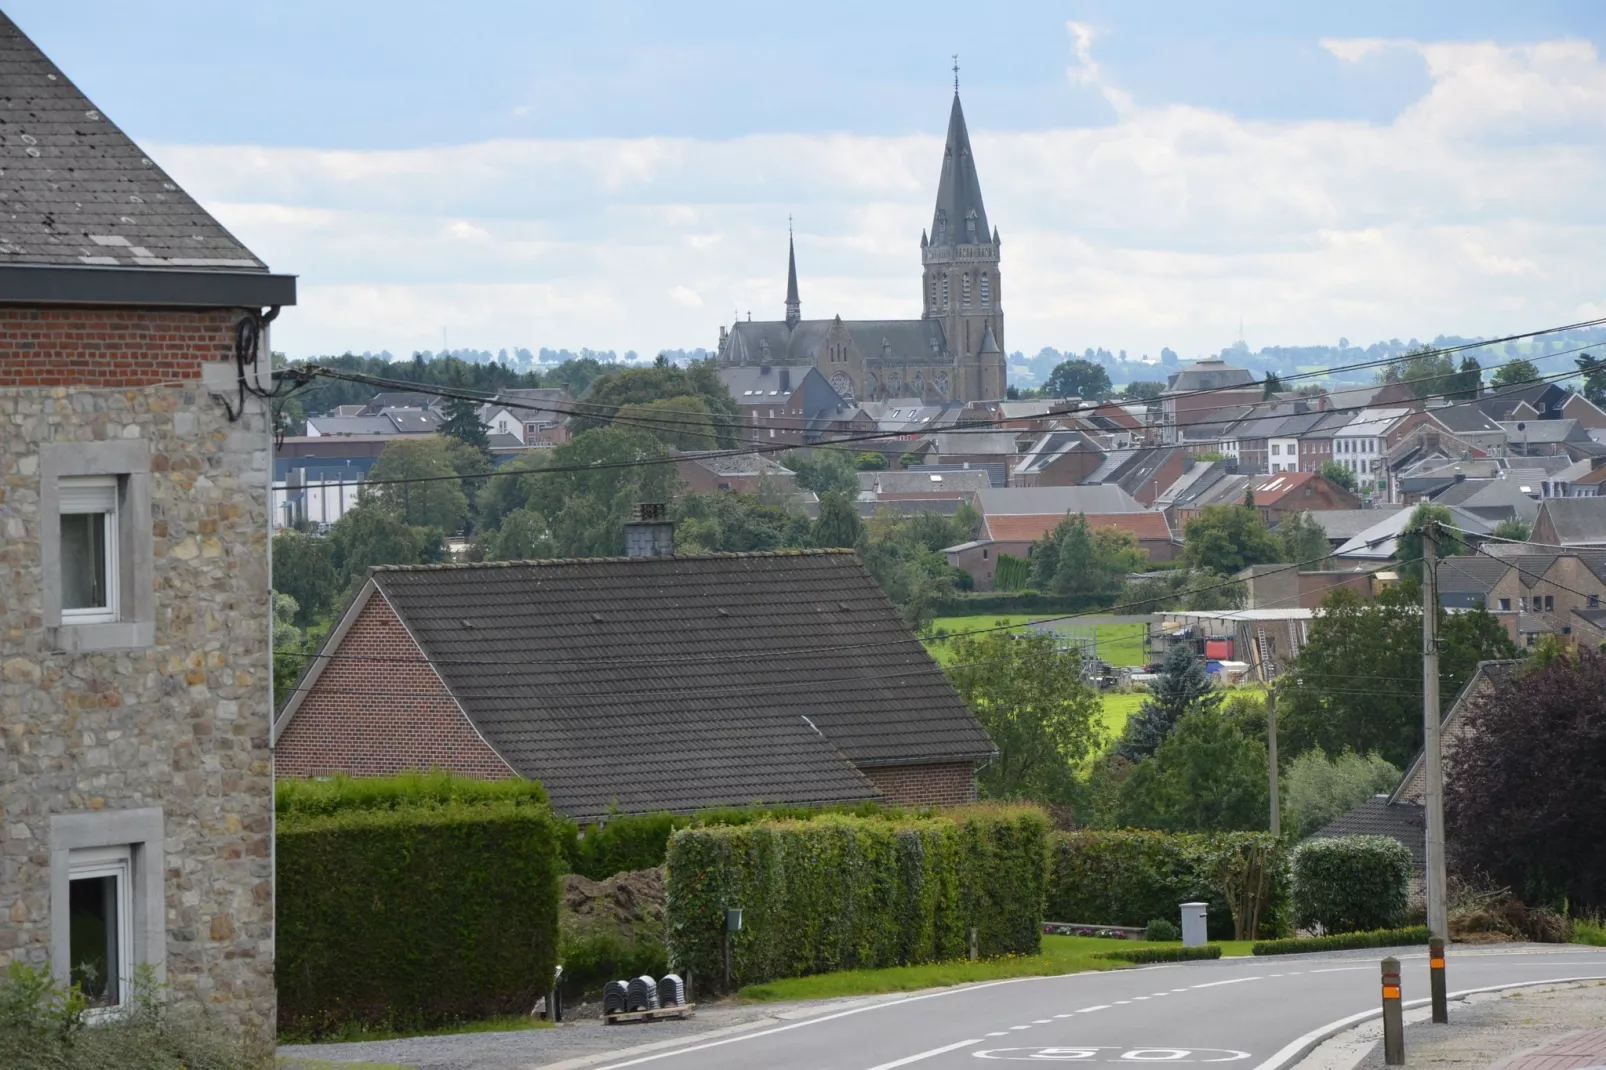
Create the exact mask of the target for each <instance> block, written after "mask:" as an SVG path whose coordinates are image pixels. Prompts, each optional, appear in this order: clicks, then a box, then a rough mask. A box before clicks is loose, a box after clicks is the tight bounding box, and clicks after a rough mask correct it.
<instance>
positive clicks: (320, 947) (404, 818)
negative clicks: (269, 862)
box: [276, 777, 562, 1036]
mask: <svg viewBox="0 0 1606 1070" xmlns="http://www.w3.org/2000/svg"><path fill="white" fill-rule="evenodd" d="M387 780H388V781H389V782H388V783H387V781H379V780H375V781H349V782H346V783H345V784H341V783H339V782H331V783H330V784H294V783H287V782H281V784H280V785H279V789H280V791H281V793H282V795H281V799H280V803H279V810H280V813H279V824H278V835H277V842H276V846H277V854H278V857H277V868H278V903H277V944H278V951H277V954H278V966H277V971H276V972H277V980H278V988H279V1023H280V1027H281V1030H282V1031H284V1032H287V1033H293V1034H297V1035H309V1036H318V1035H320V1034H322V1033H324V1032H326V1031H328V1030H330V1029H332V1028H334V1027H336V1026H338V1025H340V1024H341V1023H343V1022H347V1021H356V1022H362V1023H366V1024H370V1025H376V1026H391V1027H411V1026H423V1027H427V1026H431V1025H436V1024H440V1023H445V1022H451V1021H456V1020H463V1019H474V1018H483V1017H489V1016H492V1015H498V1014H515V1013H524V1012H527V1011H528V1010H529V1009H530V1007H531V1006H533V1005H534V1003H535V1001H536V1000H537V999H539V998H540V997H541V996H542V995H543V994H545V992H546V990H547V988H548V987H549V986H550V983H551V980H552V973H553V967H554V966H555V964H556V962H557V940H558V933H557V909H558V882H557V877H558V871H559V868H560V866H559V857H560V843H561V838H562V827H561V822H559V821H558V820H557V819H556V818H554V817H553V815H552V813H551V811H550V810H549V809H548V808H547V806H546V804H545V802H544V795H542V794H541V793H540V792H539V786H538V785H537V786H534V787H533V788H532V787H531V786H529V785H528V784H524V785H523V786H518V787H509V786H501V787H499V786H496V785H484V786H483V787H476V786H475V785H476V784H481V783H482V782H463V781H460V780H458V779H457V778H449V777H434V778H431V777H413V778H394V779H391V778H387ZM512 783H514V784H518V783H519V782H512Z"/></svg>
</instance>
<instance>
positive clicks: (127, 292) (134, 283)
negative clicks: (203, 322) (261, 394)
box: [0, 264, 296, 308]
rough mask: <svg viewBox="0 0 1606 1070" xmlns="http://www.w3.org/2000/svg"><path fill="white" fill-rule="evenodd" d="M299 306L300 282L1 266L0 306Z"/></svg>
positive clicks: (169, 271)
mask: <svg viewBox="0 0 1606 1070" xmlns="http://www.w3.org/2000/svg"><path fill="white" fill-rule="evenodd" d="M295 303H296V276H294V275H272V274H269V273H268V272H265V271H209V270H194V271H189V270H184V269H181V268H126V267H92V266H88V265H85V266H82V267H79V266H67V265H54V264H0V305H114V306H132V307H144V308H260V307H263V306H268V305H293V304H295Z"/></svg>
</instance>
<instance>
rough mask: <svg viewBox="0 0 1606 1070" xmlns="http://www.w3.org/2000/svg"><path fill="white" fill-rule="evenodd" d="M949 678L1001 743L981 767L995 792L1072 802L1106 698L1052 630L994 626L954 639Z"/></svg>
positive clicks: (984, 784) (981, 779) (991, 794)
mask: <svg viewBox="0 0 1606 1070" xmlns="http://www.w3.org/2000/svg"><path fill="white" fill-rule="evenodd" d="M949 652H950V654H951V655H952V660H951V661H950V663H949V666H948V669H947V673H948V679H949V680H950V681H951V682H952V683H953V685H954V689H955V690H957V691H958V692H959V695H960V697H961V698H963V699H964V700H965V704H966V705H967V706H969V707H970V709H971V711H972V712H973V713H975V715H976V719H977V720H978V721H980V722H981V726H982V728H984V729H985V730H986V732H987V735H988V736H989V737H990V738H991V739H992V741H993V745H994V746H995V747H997V748H998V757H997V758H996V759H994V760H993V761H991V762H989V763H987V764H986V765H985V766H983V767H982V769H981V770H980V772H979V773H978V774H977V782H978V785H979V787H980V789H981V793H982V794H983V795H985V796H987V797H988V798H994V799H1033V800H1036V801H1040V802H1065V801H1067V800H1068V799H1069V798H1070V797H1071V796H1072V795H1073V793H1074V792H1075V791H1076V769H1077V768H1078V767H1079V766H1080V765H1081V764H1082V763H1083V762H1084V761H1085V760H1086V759H1087V758H1088V756H1089V755H1091V754H1092V753H1093V749H1094V747H1095V746H1096V744H1097V739H1098V731H1099V728H1098V725H1099V718H1100V717H1101V716H1102V711H1103V704H1102V703H1101V702H1100V700H1099V696H1098V694H1097V693H1096V692H1094V691H1093V690H1092V689H1091V688H1089V687H1088V686H1087V684H1086V683H1084V682H1083V680H1082V659H1081V657H1080V656H1079V655H1078V654H1075V653H1073V652H1071V651H1065V650H1059V649H1057V648H1056V647H1055V644H1054V639H1053V637H1052V636H1048V635H1039V634H1035V633H1027V634H1023V635H1012V634H1009V633H1007V632H987V633H984V634H978V635H960V636H958V637H956V638H955V639H953V640H952V642H951V643H950V644H949Z"/></svg>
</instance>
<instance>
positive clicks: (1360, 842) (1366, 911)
mask: <svg viewBox="0 0 1606 1070" xmlns="http://www.w3.org/2000/svg"><path fill="white" fill-rule="evenodd" d="M1293 877H1294V920H1295V922H1296V924H1298V925H1299V926H1300V927H1301V928H1311V927H1314V926H1318V925H1319V926H1321V927H1322V929H1323V930H1324V931H1326V932H1330V933H1350V932H1368V931H1372V930H1376V929H1394V928H1398V927H1399V926H1400V925H1403V924H1404V923H1405V909H1406V903H1407V899H1408V897H1409V893H1410V885H1411V852H1410V851H1409V850H1407V849H1406V846H1405V845H1404V844H1403V843H1401V842H1400V841H1398V840H1395V839H1391V838H1390V837H1388V836H1339V837H1336V838H1333V839H1323V840H1307V841H1305V842H1304V843H1302V844H1300V845H1299V846H1298V847H1296V848H1295V849H1294V853H1293Z"/></svg>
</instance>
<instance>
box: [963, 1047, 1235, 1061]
mask: <svg viewBox="0 0 1606 1070" xmlns="http://www.w3.org/2000/svg"><path fill="white" fill-rule="evenodd" d="M971 1054H973V1055H974V1056H975V1057H976V1058H978V1059H1002V1060H1006V1061H1011V1062H1034V1063H1231V1062H1237V1061H1238V1060H1239V1059H1247V1058H1249V1053H1248V1052H1247V1051H1233V1050H1232V1049H1230V1048H1127V1049H1125V1050H1122V1049H1121V1048H1110V1047H1068V1048H993V1049H991V1050H989V1051H978V1052H972V1053H971Z"/></svg>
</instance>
